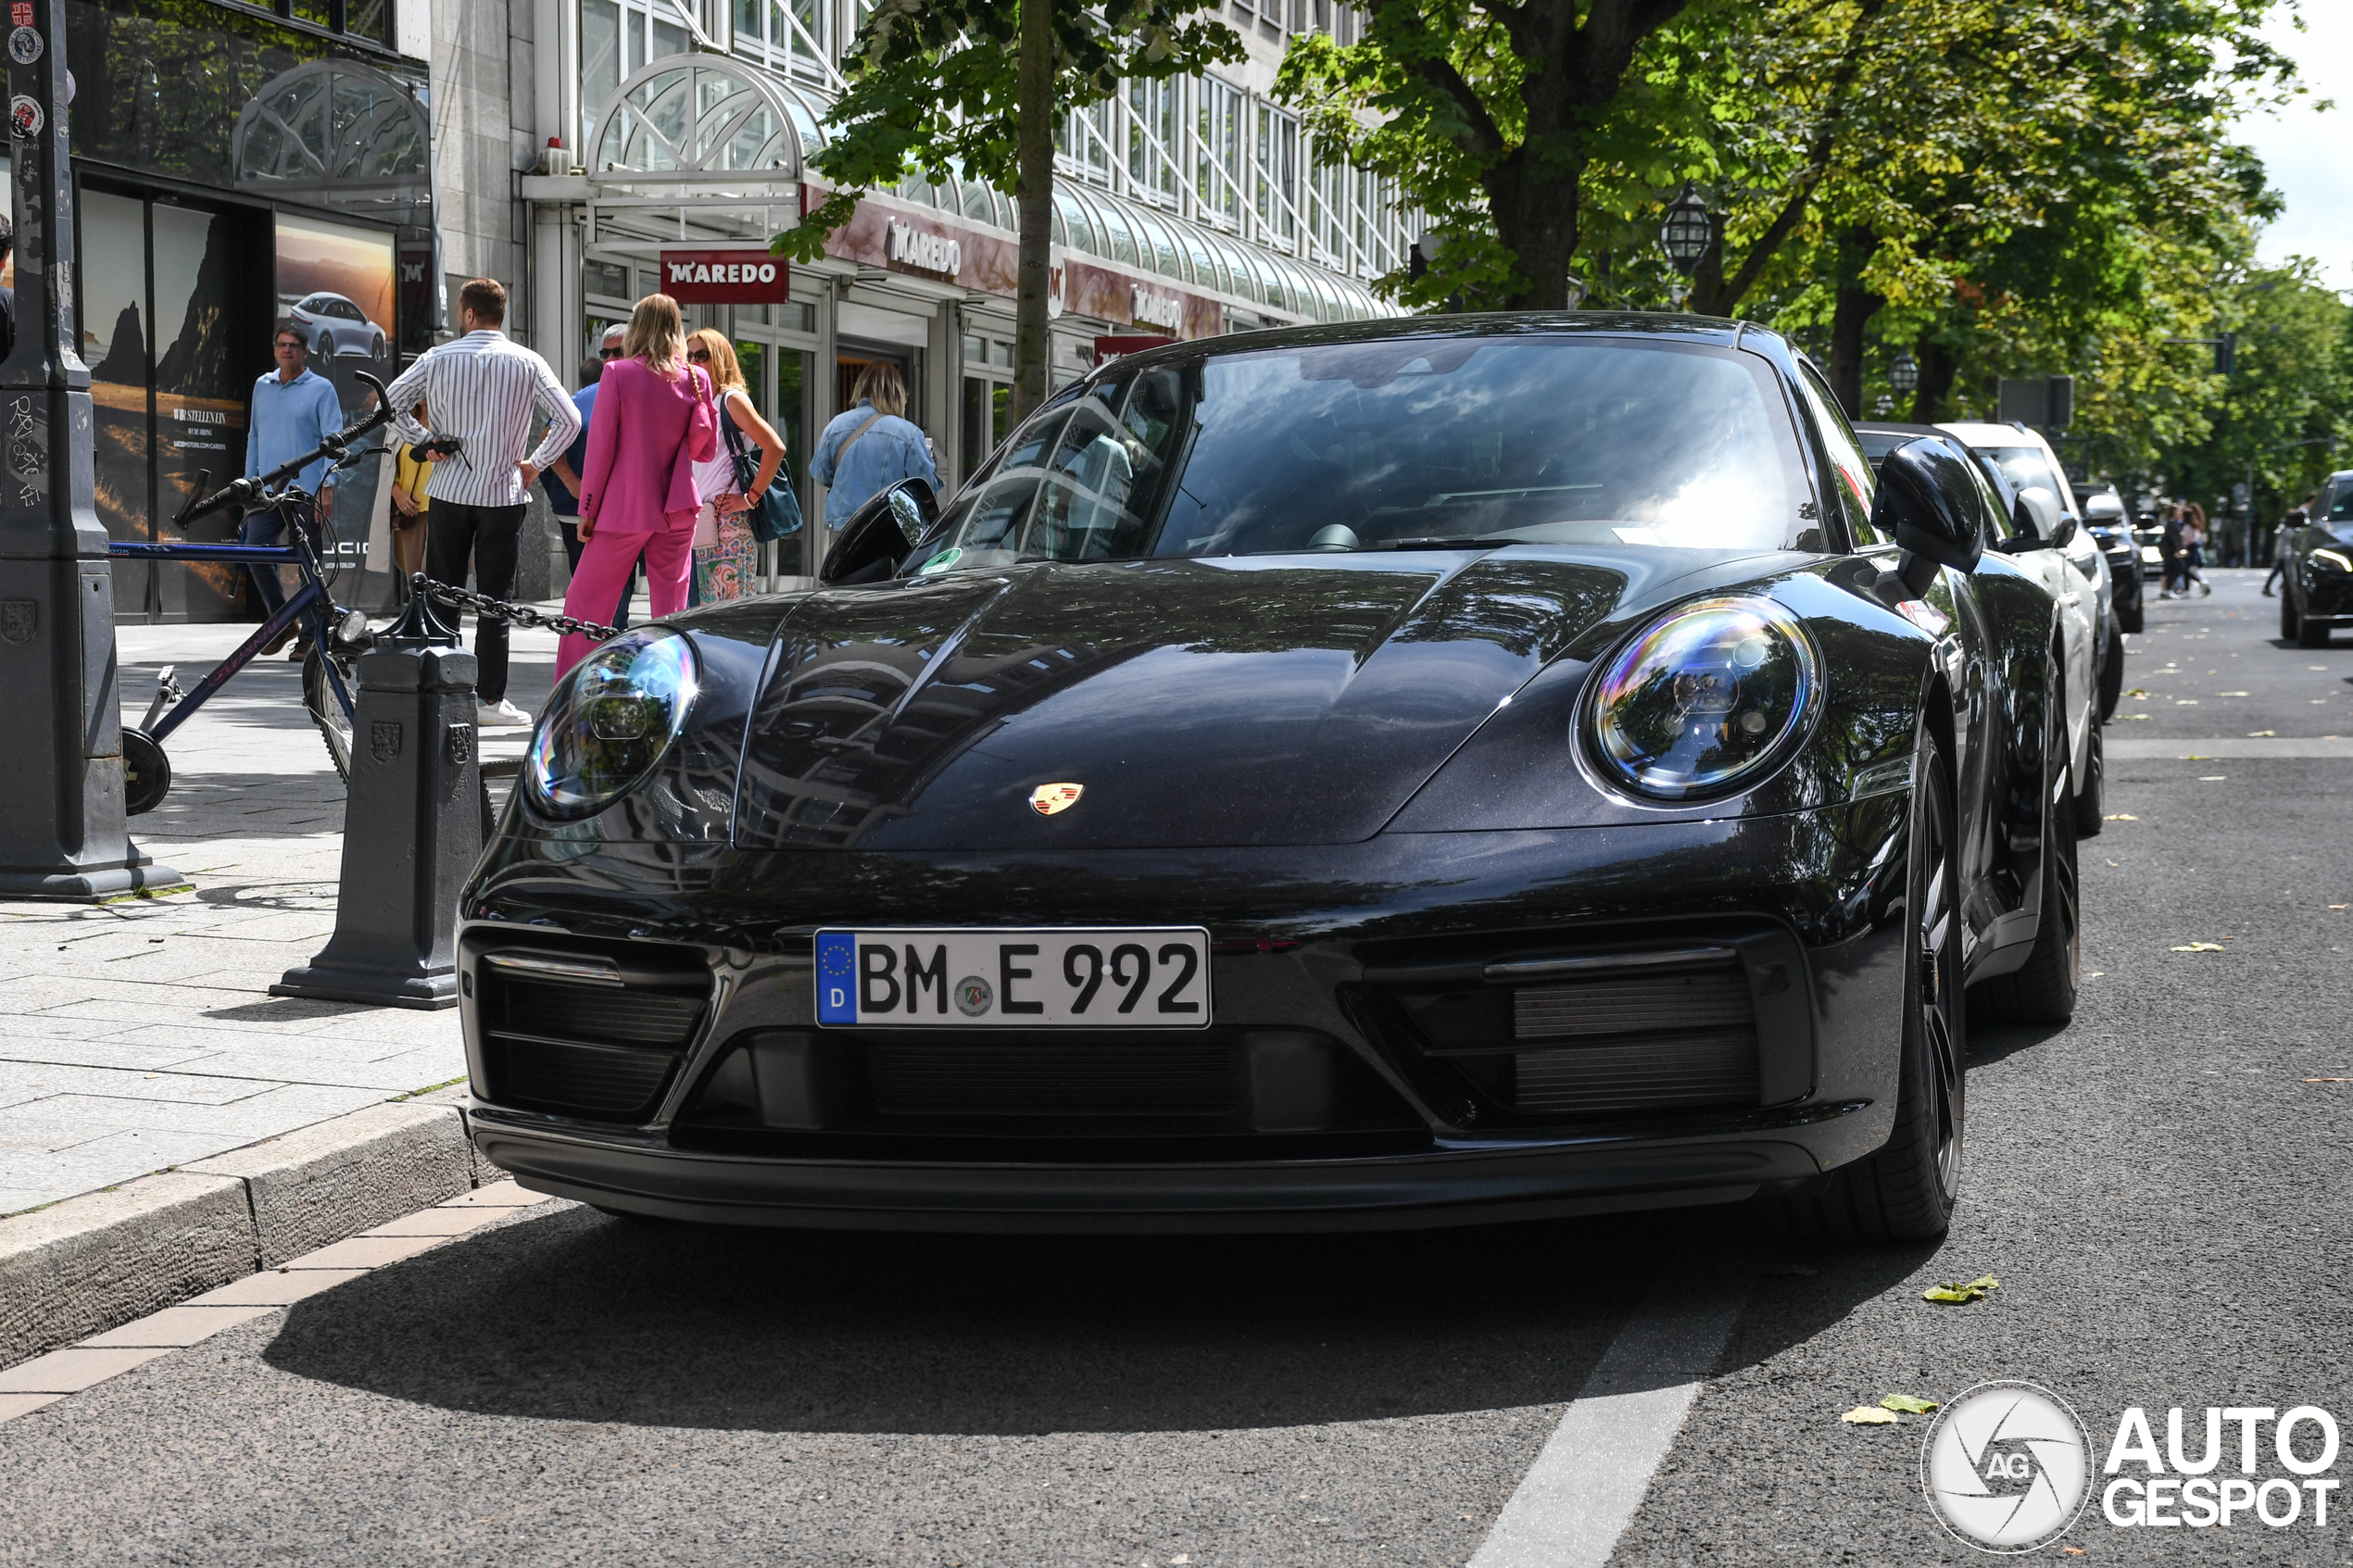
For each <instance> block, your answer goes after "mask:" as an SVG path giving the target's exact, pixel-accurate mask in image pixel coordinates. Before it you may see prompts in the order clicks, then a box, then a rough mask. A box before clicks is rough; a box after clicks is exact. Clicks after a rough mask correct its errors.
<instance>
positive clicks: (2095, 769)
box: [2074, 705, 2115, 838]
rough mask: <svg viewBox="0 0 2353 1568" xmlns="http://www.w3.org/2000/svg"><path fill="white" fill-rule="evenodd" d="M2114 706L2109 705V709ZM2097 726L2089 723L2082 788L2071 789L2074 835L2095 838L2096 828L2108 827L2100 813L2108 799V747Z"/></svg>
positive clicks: (2111, 710) (2097, 833)
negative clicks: (2089, 732) (2090, 730)
mask: <svg viewBox="0 0 2353 1568" xmlns="http://www.w3.org/2000/svg"><path fill="white" fill-rule="evenodd" d="M2114 710H2115V709H2114V708H2113V706H2112V705H2111V707H2110V709H2109V711H2110V712H2113V711H2114ZM2100 734H2101V730H2100V726H2099V725H2097V724H2095V725H2093V726H2092V743H2091V745H2090V746H2088V747H2086V748H2085V751H2084V756H2083V787H2082V789H2079V790H2077V791H2076V792H2075V800H2074V812H2075V836H2076V837H2078V838H2097V837H2098V836H2099V835H2100V829H2102V828H2104V827H2106V826H2108V819H2107V818H2106V817H2105V816H2103V815H2102V814H2101V813H2102V812H2104V811H2105V810H2106V809H2107V802H2108V746H2107V745H2106V744H2105V743H2104V742H2103V741H2102V740H2101V738H2100Z"/></svg>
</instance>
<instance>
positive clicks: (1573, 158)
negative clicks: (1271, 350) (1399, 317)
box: [1276, 0, 1689, 310]
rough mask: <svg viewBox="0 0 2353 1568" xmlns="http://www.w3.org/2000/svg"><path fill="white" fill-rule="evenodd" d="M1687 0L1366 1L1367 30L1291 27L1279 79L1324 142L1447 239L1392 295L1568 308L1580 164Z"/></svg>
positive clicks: (1612, 123)
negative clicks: (1356, 35)
mask: <svg viewBox="0 0 2353 1568" xmlns="http://www.w3.org/2000/svg"><path fill="white" fill-rule="evenodd" d="M1688 3H1689V0H1519V3H1517V4H1512V3H1510V0H1367V9H1368V10H1369V12H1370V16H1369V19H1368V22H1367V25H1366V27H1365V36H1364V38H1363V40H1362V41H1361V42H1359V43H1356V44H1347V45H1342V44H1339V43H1337V42H1335V41H1334V40H1333V39H1331V38H1330V37H1329V36H1328V35H1326V34H1322V33H1312V34H1309V35H1307V36H1305V37H1302V38H1301V39H1299V40H1297V41H1295V42H1294V43H1293V44H1291V46H1290V51H1289V52H1288V53H1287V54H1286V55H1285V56H1284V57H1283V64H1282V68H1281V70H1280V72H1279V73H1278V74H1277V78H1276V94H1277V96H1278V97H1281V98H1283V99H1285V100H1286V101H1288V102H1290V103H1291V104H1293V105H1294V106H1296V107H1299V108H1300V110H1301V112H1302V118H1303V119H1305V120H1306V122H1307V125H1308V127H1309V129H1310V130H1311V131H1312V132H1314V133H1315V139H1316V145H1317V147H1318V157H1321V158H1323V159H1325V160H1326V161H1330V160H1332V159H1336V158H1339V157H1346V158H1347V159H1348V160H1349V161H1350V162H1352V163H1353V164H1355V165H1356V166H1357V167H1358V168H1360V169H1368V170H1370V171H1372V172H1374V173H1376V174H1383V175H1387V176H1389V177H1390V178H1392V179H1394V180H1396V181H1397V182H1399V184H1400V185H1401V186H1402V187H1403V188H1404V189H1406V190H1408V191H1411V192H1413V193H1414V194H1415V195H1416V197H1417V198H1418V200H1419V203H1420V205H1421V207H1422V208H1423V210H1424V211H1426V212H1427V213H1428V215H1429V217H1430V220H1431V225H1432V228H1433V231H1434V232H1436V233H1437V234H1438V235H1439V236H1440V237H1441V239H1442V242H1443V244H1442V245H1441V247H1440V249H1439V253H1438V255H1437V256H1436V257H1431V258H1428V261H1429V265H1428V271H1427V272H1425V273H1423V274H1421V275H1419V276H1416V277H1411V278H1407V277H1401V276H1392V277H1391V278H1390V279H1388V280H1386V281H1385V282H1386V284H1387V286H1388V287H1389V288H1390V289H1391V290H1392V292H1394V293H1395V294H1396V295H1397V296H1398V297H1399V298H1400V299H1402V300H1403V301H1405V302H1406V303H1409V304H1419V305H1436V304H1438V303H1440V302H1441V301H1445V300H1449V299H1460V300H1462V301H1463V302H1465V303H1466V304H1469V305H1471V306H1473V307H1478V308H1500V309H1514V310H1559V309H1564V308H1566V307H1567V306H1568V304H1569V279H1570V276H1571V273H1570V265H1569V264H1570V261H1571V259H1572V258H1573V257H1575V256H1576V254H1577V249H1578V244H1579V238H1580V234H1581V230H1580V216H1581V213H1582V207H1581V205H1580V194H1581V190H1580V187H1581V184H1582V182H1583V180H1584V177H1585V172H1586V169H1588V168H1589V167H1590V166H1591V165H1592V163H1593V162H1594V161H1595V160H1596V159H1597V158H1603V157H1610V156H1612V155H1613V154H1614V153H1615V152H1617V146H1616V144H1615V143H1614V141H1613V135H1614V132H1615V129H1616V127H1617V126H1619V125H1621V124H1623V123H1624V120H1623V119H1618V120H1613V119H1612V117H1611V115H1610V111H1611V109H1612V108H1613V107H1616V106H1617V105H1618V104H1619V101H1620V99H1621V98H1622V97H1623V96H1624V95H1626V94H1628V93H1629V91H1630V92H1633V93H1635V94H1640V93H1641V91H1642V86H1643V83H1642V80H1641V78H1640V77H1639V75H1637V76H1636V77H1635V78H1634V79H1633V80H1632V81H1631V82H1629V68H1630V67H1631V66H1632V65H1633V64H1634V60H1635V56H1636V54H1637V52H1638V51H1639V50H1640V49H1641V48H1642V44H1643V42H1644V41H1645V40H1646V39H1648V38H1649V37H1650V36H1651V35H1652V34H1653V33H1655V32H1656V31H1658V30H1659V28H1661V27H1662V26H1664V25H1665V24H1666V23H1667V21H1669V20H1670V19H1673V18H1674V17H1675V16H1676V15H1677V14H1678V13H1679V12H1680V11H1681V10H1682V9H1683V8H1684V6H1686V5H1687V4H1688ZM1634 119H1636V120H1637V121H1638V122H1639V121H1640V120H1641V119H1642V117H1640V116H1636V117H1634ZM1648 134H1649V133H1648V132H1647V131H1645V132H1642V135H1643V136H1644V137H1645V138H1646V139H1647V137H1648Z"/></svg>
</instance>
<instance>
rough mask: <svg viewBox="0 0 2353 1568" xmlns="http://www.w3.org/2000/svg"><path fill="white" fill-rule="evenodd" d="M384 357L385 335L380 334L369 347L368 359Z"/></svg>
mask: <svg viewBox="0 0 2353 1568" xmlns="http://www.w3.org/2000/svg"><path fill="white" fill-rule="evenodd" d="M368 358H371V359H381V358H384V333H382V332H378V333H377V334H376V335H375V337H374V338H373V339H372V340H371V342H370V343H369V345H368Z"/></svg>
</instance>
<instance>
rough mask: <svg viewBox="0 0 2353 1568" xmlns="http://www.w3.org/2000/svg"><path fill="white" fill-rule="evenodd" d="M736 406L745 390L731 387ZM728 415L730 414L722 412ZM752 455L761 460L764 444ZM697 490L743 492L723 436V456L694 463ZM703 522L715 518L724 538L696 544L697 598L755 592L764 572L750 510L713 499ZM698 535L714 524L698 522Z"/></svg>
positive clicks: (752, 448)
mask: <svg viewBox="0 0 2353 1568" xmlns="http://www.w3.org/2000/svg"><path fill="white" fill-rule="evenodd" d="M740 396H742V394H741V393H737V392H731V393H729V394H728V403H729V406H730V407H732V406H733V404H734V401H735V399H736V398H737V397H740ZM721 417H722V418H723V419H724V418H725V417H726V416H725V415H724V414H723V415H722V416H721ZM746 450H747V451H748V452H749V454H750V456H751V460H752V461H753V462H755V463H757V462H759V461H760V456H761V455H760V448H759V447H757V446H747V448H746ZM695 489H696V491H697V493H698V494H700V495H739V494H741V493H742V491H743V481H742V479H741V478H740V477H739V476H738V475H737V474H736V463H735V459H734V458H731V457H730V456H728V453H727V443H726V441H725V439H724V436H723V437H722V439H721V441H720V443H719V455H718V456H717V457H715V458H711V460H710V461H709V462H703V463H697V464H696V465H695ZM696 521H697V522H698V523H715V524H716V526H717V533H718V535H719V542H718V543H717V544H715V545H697V546H695V602H696V603H697V604H706V605H707V604H717V603H718V602H720V601H721V600H723V599H736V598H741V597H743V596H744V595H745V594H747V593H749V592H750V591H751V584H752V580H753V579H754V578H755V577H756V576H758V575H759V572H760V542H759V541H758V540H756V539H754V538H753V537H752V534H751V514H750V513H749V512H721V511H719V510H718V508H716V507H714V506H713V505H712V504H711V502H709V501H705V502H704V503H703V505H702V516H701V517H700V518H698V519H697V520H696ZM696 532H697V533H698V535H703V536H708V535H709V534H710V533H711V529H710V528H708V527H698V529H697V530H696Z"/></svg>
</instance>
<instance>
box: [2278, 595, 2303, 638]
mask: <svg viewBox="0 0 2353 1568" xmlns="http://www.w3.org/2000/svg"><path fill="white" fill-rule="evenodd" d="M2280 635H2281V636H2283V637H2284V638H2286V639H2287V640H2288V641H2289V642H2291V643H2293V642H2297V641H2300V640H2301V639H2302V637H2303V635H2304V618H2303V617H2302V616H2300V615H2298V614H2296V591H2295V590H2294V589H2293V588H2290V587H2289V586H2288V585H2287V584H2286V583H2281V584H2280Z"/></svg>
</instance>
